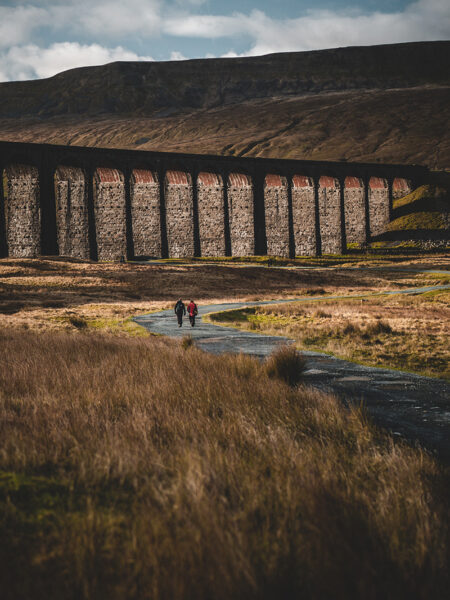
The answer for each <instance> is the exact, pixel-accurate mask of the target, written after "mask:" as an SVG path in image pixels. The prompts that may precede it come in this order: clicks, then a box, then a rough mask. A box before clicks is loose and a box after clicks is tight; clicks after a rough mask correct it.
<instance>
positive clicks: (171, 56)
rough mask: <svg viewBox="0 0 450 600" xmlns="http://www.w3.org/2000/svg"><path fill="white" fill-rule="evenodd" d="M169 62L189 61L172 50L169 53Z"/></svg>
mask: <svg viewBox="0 0 450 600" xmlns="http://www.w3.org/2000/svg"><path fill="white" fill-rule="evenodd" d="M170 60H189V59H188V57H187V56H184V55H183V54H181V52H178V51H177V50H174V51H173V52H171V53H170Z"/></svg>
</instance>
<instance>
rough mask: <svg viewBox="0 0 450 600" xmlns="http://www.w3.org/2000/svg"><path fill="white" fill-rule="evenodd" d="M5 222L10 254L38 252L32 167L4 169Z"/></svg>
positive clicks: (35, 184) (36, 178)
mask: <svg viewBox="0 0 450 600" xmlns="http://www.w3.org/2000/svg"><path fill="white" fill-rule="evenodd" d="M5 175H6V189H5V221H6V223H5V224H6V240H7V244H8V252H9V256H15V257H18V258H19V257H20V258H22V257H33V256H38V255H39V254H40V251H41V242H40V239H41V210H40V202H39V175H38V170H37V169H36V168H35V167H32V166H29V165H11V166H8V167H7V168H6V169H5Z"/></svg>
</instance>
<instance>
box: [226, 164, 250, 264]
mask: <svg viewBox="0 0 450 600" xmlns="http://www.w3.org/2000/svg"><path fill="white" fill-rule="evenodd" d="M228 216H229V220H230V237H231V254H232V256H251V255H252V254H254V253H255V228H254V206H253V183H252V180H251V178H250V177H249V176H248V175H244V174H242V173H230V175H229V176H228Z"/></svg>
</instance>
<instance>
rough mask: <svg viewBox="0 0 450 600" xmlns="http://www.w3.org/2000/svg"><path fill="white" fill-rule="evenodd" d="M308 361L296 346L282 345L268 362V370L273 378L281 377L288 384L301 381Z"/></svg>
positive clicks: (295, 383)
mask: <svg viewBox="0 0 450 600" xmlns="http://www.w3.org/2000/svg"><path fill="white" fill-rule="evenodd" d="M305 366H306V361H305V359H304V358H303V356H302V355H301V354H300V352H298V350H296V349H295V347H294V346H281V347H280V348H278V349H277V350H275V352H273V353H272V354H271V356H270V357H269V358H268V359H267V362H266V372H267V375H268V376H269V377H271V378H272V379H281V381H284V382H285V383H287V384H288V385H291V386H295V385H297V384H298V383H300V381H301V379H302V376H303V372H304V370H305Z"/></svg>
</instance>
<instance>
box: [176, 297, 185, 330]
mask: <svg viewBox="0 0 450 600" xmlns="http://www.w3.org/2000/svg"><path fill="white" fill-rule="evenodd" d="M175 314H176V315H177V319H178V327H181V326H182V325H183V315H185V314H186V307H185V305H184V304H183V300H182V299H181V298H180V299H179V300H178V302H177V303H176V304H175Z"/></svg>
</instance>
